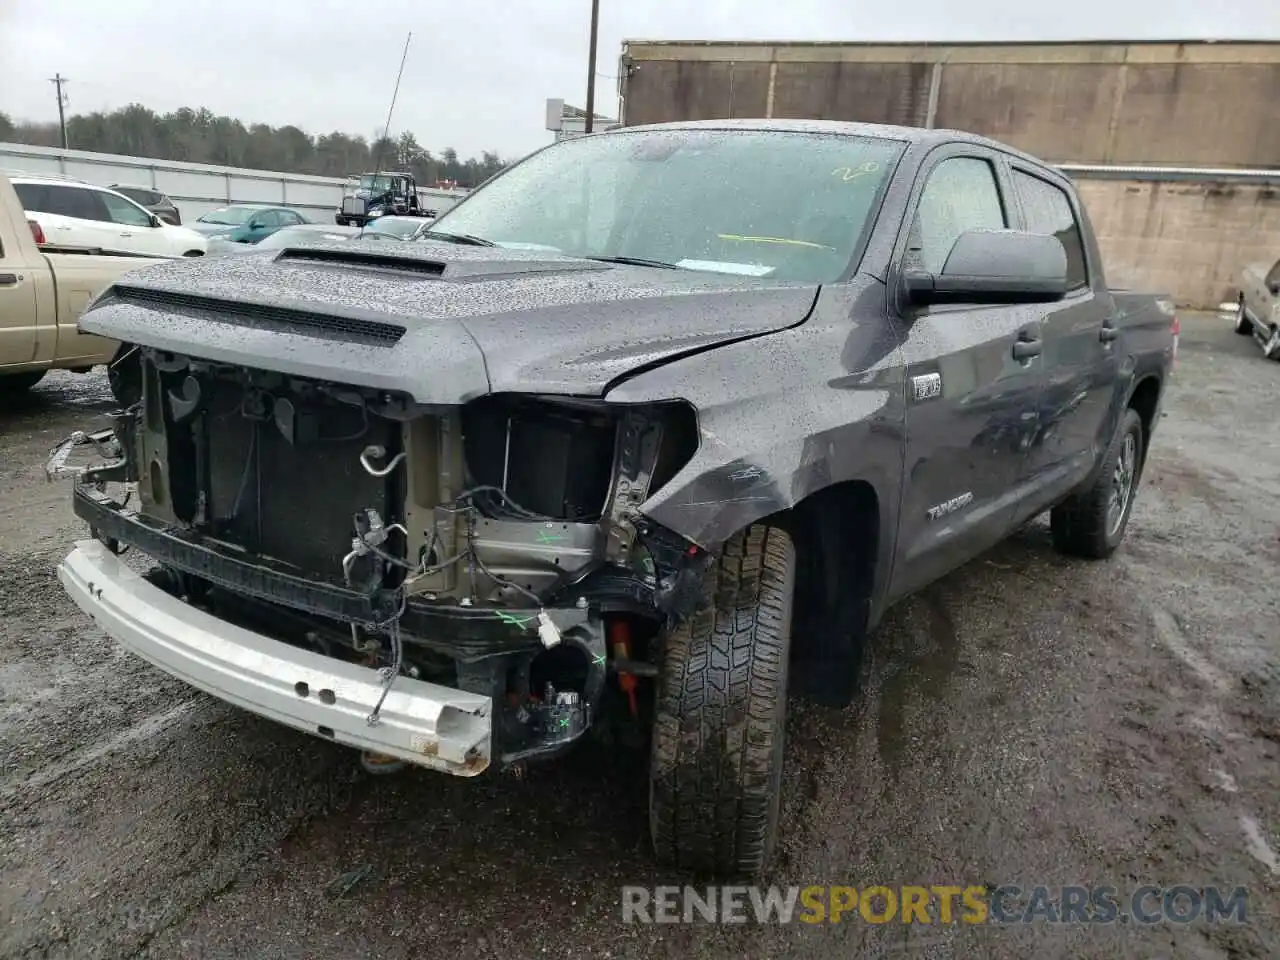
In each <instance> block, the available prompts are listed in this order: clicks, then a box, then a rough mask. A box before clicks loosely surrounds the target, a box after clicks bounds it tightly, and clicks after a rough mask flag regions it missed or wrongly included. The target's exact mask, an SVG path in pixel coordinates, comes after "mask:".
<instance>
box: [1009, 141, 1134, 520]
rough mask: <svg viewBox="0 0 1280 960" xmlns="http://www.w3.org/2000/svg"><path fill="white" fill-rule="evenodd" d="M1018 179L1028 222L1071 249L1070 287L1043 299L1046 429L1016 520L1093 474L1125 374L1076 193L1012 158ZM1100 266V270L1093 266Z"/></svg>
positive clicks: (1032, 453) (1033, 453)
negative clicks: (1089, 252)
mask: <svg viewBox="0 0 1280 960" xmlns="http://www.w3.org/2000/svg"><path fill="white" fill-rule="evenodd" d="M1010 180H1011V183H1012V184H1013V188H1014V192H1015V194H1016V195H1017V198H1018V201H1019V206H1020V207H1021V220H1022V224H1023V228H1024V229H1026V230H1029V231H1031V232H1033V233H1045V234H1051V235H1053V236H1056V237H1057V238H1058V239H1059V240H1060V241H1061V242H1062V246H1063V248H1064V249H1065V250H1066V252H1067V283H1068V287H1069V289H1068V292H1067V295H1066V296H1065V297H1064V298H1063V299H1062V300H1060V301H1058V302H1056V303H1048V304H1042V305H1039V306H1038V307H1037V308H1036V309H1039V310H1040V311H1041V312H1042V313H1043V316H1044V355H1043V358H1042V361H1041V362H1042V364H1043V367H1044V377H1045V384H1044V394H1043V395H1042V397H1041V401H1040V422H1039V430H1038V432H1037V435H1036V437H1035V440H1034V442H1033V443H1032V445H1031V448H1030V450H1029V451H1028V454H1027V463H1026V468H1025V474H1024V476H1023V479H1022V486H1023V490H1024V495H1023V498H1022V500H1021V502H1020V503H1019V505H1018V509H1017V516H1016V517H1015V521H1020V520H1022V519H1025V518H1028V517H1032V516H1035V515H1036V514H1037V513H1040V512H1041V511H1042V510H1044V509H1045V508H1047V507H1049V506H1051V505H1052V504H1053V503H1054V501H1056V500H1058V499H1060V498H1061V497H1062V496H1063V495H1065V494H1066V493H1068V492H1070V491H1071V490H1072V489H1074V488H1075V487H1076V486H1078V485H1079V484H1080V483H1081V481H1083V480H1084V479H1086V478H1087V476H1088V474H1089V471H1090V470H1091V468H1092V467H1093V465H1094V464H1095V463H1097V461H1098V459H1099V457H1100V456H1101V455H1102V451H1104V450H1105V449H1106V447H1107V445H1108V444H1109V443H1110V442H1111V434H1112V431H1113V430H1114V428H1115V424H1114V422H1112V421H1113V418H1112V417H1111V416H1110V414H1111V413H1112V409H1113V397H1114V395H1115V390H1116V387H1117V384H1118V381H1119V377H1120V358H1119V356H1118V354H1117V352H1116V350H1115V347H1114V342H1115V335H1114V333H1113V330H1114V328H1112V327H1111V326H1110V324H1109V321H1110V320H1112V319H1114V314H1115V302H1114V300H1113V299H1112V296H1111V294H1110V293H1109V292H1108V291H1107V289H1106V286H1105V283H1104V282H1103V281H1102V279H1101V269H1100V267H1099V266H1098V265H1097V264H1096V263H1095V264H1091V263H1090V258H1089V257H1088V256H1087V255H1086V252H1085V243H1084V241H1083V237H1084V234H1083V232H1082V230H1081V223H1082V222H1086V223H1087V220H1086V219H1085V217H1084V216H1083V214H1082V213H1080V212H1078V211H1077V208H1076V204H1075V203H1074V202H1073V200H1072V196H1071V193H1070V192H1068V191H1067V190H1066V189H1064V187H1063V185H1060V184H1056V183H1053V182H1052V181H1051V180H1049V179H1048V178H1047V177H1045V176H1044V175H1043V173H1042V172H1040V171H1036V170H1035V169H1034V168H1032V167H1029V166H1025V165H1022V164H1020V163H1018V162H1017V161H1014V162H1012V164H1011V172H1010ZM1095 273H1096V274H1097V277H1095V276H1093V274H1095Z"/></svg>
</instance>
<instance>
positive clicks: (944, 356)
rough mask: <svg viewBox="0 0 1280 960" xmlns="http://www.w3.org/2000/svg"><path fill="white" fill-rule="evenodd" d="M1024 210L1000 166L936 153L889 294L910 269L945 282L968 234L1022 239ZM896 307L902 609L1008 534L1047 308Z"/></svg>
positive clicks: (992, 157)
mask: <svg viewBox="0 0 1280 960" xmlns="http://www.w3.org/2000/svg"><path fill="white" fill-rule="evenodd" d="M1015 209H1016V208H1015V207H1014V205H1013V203H1012V201H1011V197H1010V195H1009V186H1008V180H1007V168H1006V167H1005V165H1004V161H1003V159H1002V158H1001V157H1000V155H998V154H996V153H995V152H994V151H987V150H985V149H983V148H981V147H977V146H973V145H968V144H951V145H948V146H944V147H941V148H939V149H937V150H935V151H934V152H933V153H932V154H931V155H930V157H929V159H928V160H927V161H926V163H925V166H924V168H923V169H922V171H921V173H920V175H919V177H918V178H917V182H916V184H915V187H914V193H913V199H912V201H911V207H910V208H909V209H908V213H907V220H906V221H905V222H906V223H908V224H911V228H910V230H909V231H908V233H907V235H906V238H905V240H904V238H903V237H899V240H898V249H899V251H900V253H899V254H898V255H897V256H896V257H895V265H894V267H893V269H891V270H890V273H889V279H890V290H891V291H892V290H896V289H899V287H898V286H897V281H898V280H899V279H900V277H901V271H902V269H904V267H906V268H911V269H924V270H928V271H931V272H934V273H937V272H939V271H940V270H941V269H942V265H943V263H945V261H946V258H947V256H948V254H949V253H950V251H951V246H952V244H954V242H955V241H956V239H957V238H958V237H959V236H960V234H961V233H963V232H965V231H967V230H975V229H1000V228H1005V227H1012V226H1013V225H1014V223H1015V220H1014V217H1015V213H1014V212H1013V211H1015ZM895 301H896V302H897V303H898V304H899V305H898V306H897V307H896V308H892V309H893V311H894V312H895V313H896V317H895V320H896V322H897V323H900V324H901V325H902V330H901V334H900V335H901V338H902V341H903V347H902V354H903V357H904V360H905V362H906V370H905V376H906V384H905V389H906V411H907V412H906V439H905V459H904V463H903V489H902V499H901V512H900V514H899V521H898V536H897V545H896V551H895V559H894V568H893V573H892V583H891V587H890V593H891V595H892V596H893V597H897V596H901V595H903V594H905V593H908V592H911V591H913V590H916V589H918V588H919V587H922V586H924V585H925V584H927V583H929V582H930V581H932V580H934V579H936V578H937V577H940V576H942V575H943V574H945V573H947V572H948V571H949V570H951V569H953V568H954V567H956V566H958V565H960V564H961V563H963V562H965V561H966V560H968V559H970V558H971V557H973V556H974V555H976V554H978V553H980V552H981V551H982V550H985V549H987V548H988V547H990V546H992V545H994V544H995V543H996V542H998V541H999V540H1000V539H1001V538H1002V537H1003V536H1004V535H1005V534H1006V533H1007V532H1008V530H1009V526H1010V524H1011V522H1012V517H1013V508H1014V504H1015V502H1016V493H1015V491H1016V486H1017V482H1018V479H1019V477H1020V476H1021V474H1022V470H1023V463H1024V460H1025V458H1026V451H1027V448H1028V446H1029V444H1030V441H1031V439H1032V438H1033V437H1034V435H1035V421H1036V411H1037V406H1038V402H1039V398H1040V390H1041V379H1042V366H1041V363H1040V360H1039V357H1038V356H1037V355H1036V353H1037V351H1038V349H1039V347H1038V344H1039V341H1040V335H1041V334H1040V329H1039V324H1038V323H1037V322H1036V317H1037V316H1038V314H1037V310H1038V308H1034V307H1033V308H1032V309H1030V310H1029V309H1028V308H1027V306H1026V305H1009V304H1000V303H990V304H986V303H972V304H946V305H934V306H929V307H921V306H915V305H912V304H909V303H907V302H906V301H905V298H899V297H896V296H895V295H893V294H891V295H890V303H891V304H893V303H895Z"/></svg>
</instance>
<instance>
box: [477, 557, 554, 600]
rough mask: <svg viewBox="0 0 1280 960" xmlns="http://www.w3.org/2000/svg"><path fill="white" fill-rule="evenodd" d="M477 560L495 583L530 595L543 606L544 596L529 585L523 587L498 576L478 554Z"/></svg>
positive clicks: (479, 565)
mask: <svg viewBox="0 0 1280 960" xmlns="http://www.w3.org/2000/svg"><path fill="white" fill-rule="evenodd" d="M475 561H476V566H478V567H479V568H480V571H481V572H482V573H484V574H485V576H487V577H488V578H489V579H490V580H493V581H494V582H495V583H498V584H501V585H502V586H504V587H510V588H511V589H512V590H515V591H517V592H519V593H523V594H524V595H525V596H526V597H528V598H529V599H530V600H532V601H533V602H534V603H535V604H537V605H538V607H542V605H543V604H542V598H541V597H539V596H538V595H537V594H536V593H534V592H533V591H532V590H530V589H528V588H527V587H522V586H520V584H518V583H515V582H514V581H512V580H507V579H505V578H503V577H500V576H498V575H497V574H496V573H494V572H493V571H492V570H490V569H489V568H488V567H486V566H485V565H484V561H483V560H481V559H480V557H479V556H478V555H475Z"/></svg>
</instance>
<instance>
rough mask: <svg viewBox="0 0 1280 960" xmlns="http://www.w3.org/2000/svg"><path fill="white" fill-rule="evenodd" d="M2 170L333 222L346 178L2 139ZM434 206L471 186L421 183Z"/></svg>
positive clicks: (440, 207) (201, 205)
mask: <svg viewBox="0 0 1280 960" xmlns="http://www.w3.org/2000/svg"><path fill="white" fill-rule="evenodd" d="M0 172H3V173H7V174H10V175H12V174H15V173H29V174H39V173H43V174H50V173H55V174H61V175H63V176H68V177H75V178H77V179H79V180H86V181H88V182H89V183H93V184H96V185H98V186H100V187H106V186H110V185H111V184H113V183H121V184H133V185H138V186H151V187H155V188H156V189H157V190H161V191H163V192H164V193H165V194H167V195H168V196H169V198H170V199H171V200H173V202H174V203H175V204H177V206H178V209H179V210H181V211H182V219H183V221H184V222H186V221H189V220H194V219H196V218H197V217H200V216H203V215H204V214H206V213H208V212H209V211H210V210H214V209H216V208H217V207H221V206H225V205H226V204H228V203H269V204H276V205H280V206H286V207H293V208H294V209H296V210H297V211H298V212H299V213H301V214H302V215H303V216H304V217H307V218H308V219H311V220H314V221H316V222H317V223H331V222H332V221H333V214H334V210H335V209H336V208H337V206H338V205H339V204H340V203H341V202H342V189H343V185H344V183H345V181H343V180H339V179H336V178H333V177H312V176H307V175H306V174H301V173H280V172H278V171H273V170H246V169H241V168H239V167H217V166H211V165H209V164H203V163H180V162H178V161H176V160H151V159H147V158H145V157H125V156H118V155H116V154H112V153H91V152H89V151H86V150H62V149H59V148H56V147H33V146H29V145H27V144H20V143H0ZM419 194H420V195H422V196H423V197H425V198H427V199H428V203H429V204H430V206H431V208H432V209H435V210H436V211H438V212H440V213H443V212H444V211H445V210H447V209H449V208H450V207H451V206H453V205H454V204H455V203H457V202H458V201H459V200H460V199H461V198H462V197H464V196H465V195H466V191H457V192H456V193H455V192H452V191H446V190H436V189H433V188H421V189H419Z"/></svg>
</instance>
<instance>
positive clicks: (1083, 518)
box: [1049, 407, 1144, 560]
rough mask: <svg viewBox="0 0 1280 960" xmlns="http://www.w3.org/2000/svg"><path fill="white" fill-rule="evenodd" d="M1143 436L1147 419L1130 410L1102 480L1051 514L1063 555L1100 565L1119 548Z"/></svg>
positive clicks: (1135, 488) (1105, 460) (1135, 483)
mask: <svg viewBox="0 0 1280 960" xmlns="http://www.w3.org/2000/svg"><path fill="white" fill-rule="evenodd" d="M1143 436H1144V431H1143V428H1142V418H1141V417H1139V416H1138V412H1137V411H1136V410H1134V409H1133V408H1132V407H1130V408H1129V409H1127V410H1125V412H1124V416H1123V417H1121V419H1120V429H1119V430H1118V431H1117V432H1116V435H1115V438H1114V439H1113V440H1112V441H1111V446H1110V447H1108V448H1107V452H1106V454H1105V455H1104V456H1103V458H1102V466H1101V468H1100V469H1099V471H1098V475H1097V479H1096V480H1094V482H1093V484H1092V485H1091V486H1090V487H1088V488H1087V489H1086V490H1082V491H1080V492H1077V493H1074V494H1072V495H1071V497H1069V498H1068V499H1067V500H1066V501H1065V502H1063V503H1060V504H1058V506H1056V507H1054V508H1053V510H1052V511H1051V512H1050V514H1049V529H1050V531H1051V533H1052V535H1053V545H1054V546H1055V547H1056V548H1057V549H1058V550H1059V551H1060V552H1062V553H1066V554H1070V555H1072V556H1077V557H1089V558H1090V559H1095V560H1101V559H1103V558H1104V557H1109V556H1110V555H1111V554H1112V553H1114V552H1115V549H1116V547H1118V546H1120V541H1121V540H1123V539H1124V533H1125V529H1126V528H1127V527H1128V525H1129V514H1130V513H1132V512H1133V501H1134V500H1135V499H1136V497H1137V493H1138V482H1139V481H1140V480H1141V478H1142V467H1143V460H1144V447H1143Z"/></svg>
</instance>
